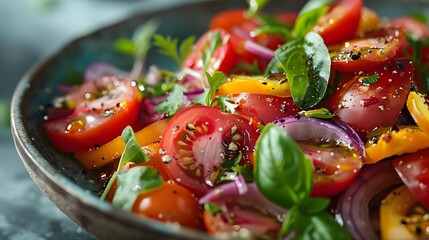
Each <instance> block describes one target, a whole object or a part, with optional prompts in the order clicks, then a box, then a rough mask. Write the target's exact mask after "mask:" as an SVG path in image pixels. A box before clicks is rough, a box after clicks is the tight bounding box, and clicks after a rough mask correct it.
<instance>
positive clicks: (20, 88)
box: [10, 0, 214, 239]
mask: <svg viewBox="0 0 429 240" xmlns="http://www.w3.org/2000/svg"><path fill="white" fill-rule="evenodd" d="M209 2H214V0H186V1H183V2H182V1H180V4H172V5H169V6H163V7H159V6H158V7H155V8H154V9H151V10H149V11H145V12H139V13H134V14H132V15H131V16H127V17H125V18H123V19H121V20H119V21H116V22H115V23H113V24H108V25H106V26H102V27H101V28H97V29H96V30H94V31H92V32H89V33H87V34H83V35H81V36H78V37H76V38H73V39H72V40H70V41H68V42H66V43H65V44H62V45H61V46H60V47H58V48H57V49H55V50H54V51H53V52H51V53H48V54H47V55H46V56H44V57H42V58H41V59H40V60H38V61H37V62H36V63H35V64H34V65H33V66H32V67H31V68H30V69H29V70H28V71H27V72H26V73H25V74H24V75H23V77H22V78H21V79H20V80H19V82H18V84H17V86H16V87H15V90H14V93H13V95H12V100H11V110H10V120H11V131H12V137H13V141H14V144H15V148H16V150H17V152H18V155H19V157H20V158H21V161H22V162H23V164H24V166H25V168H26V170H27V171H28V172H29V173H30V176H31V178H32V179H33V181H35V182H36V184H37V186H38V187H39V188H40V189H41V190H42V192H43V193H44V194H45V196H46V197H47V198H48V199H49V200H50V201H51V202H53V203H54V204H55V205H56V207H57V208H59V209H60V210H61V211H63V212H64V213H65V214H66V215H67V216H68V217H69V218H72V217H71V216H70V215H69V213H68V212H67V211H66V210H64V209H62V208H60V207H59V206H58V203H57V202H56V200H55V199H53V197H52V196H49V195H48V194H47V192H46V189H44V187H42V186H40V185H39V183H38V182H37V181H36V179H35V178H36V177H43V178H44V179H45V180H44V181H49V182H50V183H51V184H54V187H56V188H59V189H60V190H62V191H64V192H65V193H66V194H68V197H71V198H72V199H73V200H75V201H78V202H80V203H82V204H84V205H86V206H88V207H90V208H92V209H94V210H95V211H96V212H97V214H106V215H108V216H111V217H113V218H115V219H116V220H117V221H120V222H123V223H127V225H130V227H135V228H139V227H142V226H143V227H145V228H146V229H151V230H154V231H155V232H156V233H158V234H164V235H166V236H169V237H174V238H177V237H181V238H186V239H210V238H212V237H211V236H210V235H208V234H206V233H204V232H203V231H198V230H193V229H190V228H186V227H179V226H176V225H175V224H165V223H162V222H159V221H155V220H151V219H149V218H147V219H146V218H141V217H139V216H137V215H135V214H132V213H129V212H126V211H123V210H120V209H118V208H115V207H114V206H113V205H111V204H110V203H108V202H107V201H102V200H100V199H99V198H97V197H96V196H95V195H94V194H93V193H91V192H90V191H89V190H87V189H84V188H82V187H81V186H79V185H78V184H77V183H75V182H73V181H71V180H70V179H69V178H67V177H66V176H65V175H63V174H62V173H61V172H60V171H58V170H57V169H56V168H54V166H52V165H51V164H50V163H49V162H48V161H47V160H46V159H45V158H44V157H43V156H42V154H41V153H40V151H39V149H37V148H36V147H35V146H34V145H33V144H32V142H33V141H35V139H33V138H32V137H31V133H30V132H29V131H28V128H27V126H26V124H25V121H24V119H23V116H25V115H24V112H25V111H23V108H24V106H25V101H24V100H25V99H26V98H25V97H23V96H25V95H27V94H29V93H30V92H31V89H32V83H33V82H34V76H35V75H37V73H39V72H40V71H41V69H43V68H44V67H45V66H46V65H48V64H49V63H50V62H52V61H54V60H55V59H57V58H58V57H59V55H60V54H61V53H62V52H64V51H65V50H67V49H69V48H71V47H72V46H74V45H76V44H78V43H79V42H81V41H85V40H86V39H91V38H93V37H96V35H97V34H99V33H101V32H104V31H107V30H109V29H110V28H114V27H116V26H118V25H123V24H126V23H127V22H132V21H133V20H135V19H139V18H144V17H147V16H149V17H150V16H152V15H153V16H155V15H157V14H160V13H163V12H168V11H172V10H174V9H178V8H184V7H189V6H196V5H199V4H204V3H209ZM160 5H162V4H160ZM34 168H36V169H34ZM34 170H37V171H39V172H40V173H41V174H42V176H34V172H33V171H34ZM31 172H33V174H31ZM72 220H73V221H75V222H77V220H76V219H73V218H72ZM81 227H82V228H84V229H85V230H87V231H88V232H89V233H91V234H92V232H91V229H87V226H82V225H81ZM142 237H144V236H142Z"/></svg>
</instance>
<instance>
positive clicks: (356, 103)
mask: <svg viewBox="0 0 429 240" xmlns="http://www.w3.org/2000/svg"><path fill="white" fill-rule="evenodd" d="M413 72H414V69H413V64H412V63H411V62H410V61H408V60H406V61H402V60H392V61H390V62H389V63H388V64H387V65H385V66H383V67H381V68H379V69H377V70H375V71H363V72H362V74H357V75H354V76H353V77H352V78H351V79H350V80H347V81H346V82H345V83H344V84H342V85H341V86H340V87H339V88H338V90H337V91H336V92H335V94H334V95H333V97H332V99H331V103H330V106H331V110H333V111H334V112H335V113H336V115H337V116H338V117H339V118H340V119H341V120H343V121H344V122H346V123H347V124H349V125H350V126H351V127H352V128H353V129H354V130H355V131H356V132H357V133H359V134H361V135H365V134H366V133H367V132H369V131H371V130H374V129H376V128H380V127H389V126H393V124H395V122H396V119H397V118H398V116H399V114H400V112H401V110H402V108H403V107H404V104H405V101H406V100H407V95H408V92H409V89H410V87H411V80H412V78H413Z"/></svg>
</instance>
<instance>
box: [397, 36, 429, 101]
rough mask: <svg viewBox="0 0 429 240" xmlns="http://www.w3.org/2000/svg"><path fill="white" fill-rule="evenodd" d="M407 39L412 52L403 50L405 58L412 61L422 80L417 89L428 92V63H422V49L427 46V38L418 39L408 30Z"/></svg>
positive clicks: (428, 43) (428, 40)
mask: <svg viewBox="0 0 429 240" xmlns="http://www.w3.org/2000/svg"><path fill="white" fill-rule="evenodd" d="M407 41H408V43H409V46H410V47H411V49H412V54H411V55H410V54H409V52H408V51H405V50H404V51H403V52H404V54H405V56H406V57H407V58H409V59H411V61H413V65H414V67H415V68H416V69H417V70H418V71H416V72H417V73H418V74H419V75H420V76H419V77H420V79H421V80H422V81H423V85H422V86H420V88H419V89H418V91H419V92H421V93H429V71H428V69H429V65H428V64H427V63H422V49H423V48H427V47H429V38H424V39H419V38H418V37H416V36H415V35H414V34H413V33H410V32H408V33H407Z"/></svg>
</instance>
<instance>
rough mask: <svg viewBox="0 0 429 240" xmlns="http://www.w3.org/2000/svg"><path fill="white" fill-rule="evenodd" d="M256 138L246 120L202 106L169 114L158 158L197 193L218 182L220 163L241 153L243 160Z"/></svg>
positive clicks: (170, 172)
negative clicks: (172, 114) (173, 115)
mask: <svg viewBox="0 0 429 240" xmlns="http://www.w3.org/2000/svg"><path fill="white" fill-rule="evenodd" d="M257 138H258V134H257V132H256V129H254V128H253V126H251V125H249V121H248V120H246V119H245V118H243V117H240V116H238V115H233V114H226V113H222V112H220V111H219V110H217V109H215V108H211V107H206V106H193V107H189V108H186V109H185V110H183V111H181V112H179V113H178V114H177V115H176V116H175V117H173V118H172V119H171V120H170V122H169V124H168V125H167V127H166V130H165V132H164V134H163V135H162V139H161V152H162V153H161V157H162V159H163V161H164V163H165V167H166V169H167V172H168V173H169V175H170V176H171V178H172V179H173V180H174V181H176V182H177V183H179V184H181V185H183V186H185V187H186V188H187V189H189V190H190V191H191V192H193V193H195V194H196V195H197V196H201V195H203V194H204V193H205V192H207V191H208V190H209V189H211V188H212V187H214V186H216V185H217V184H218V182H217V180H218V177H219V175H220V173H221V165H222V163H223V162H224V161H226V160H230V159H234V158H236V157H237V156H239V154H240V153H241V154H242V155H243V159H242V160H241V162H242V163H243V164H244V163H247V162H248V161H249V158H251V156H252V153H253V148H254V146H255V141H256V139H257Z"/></svg>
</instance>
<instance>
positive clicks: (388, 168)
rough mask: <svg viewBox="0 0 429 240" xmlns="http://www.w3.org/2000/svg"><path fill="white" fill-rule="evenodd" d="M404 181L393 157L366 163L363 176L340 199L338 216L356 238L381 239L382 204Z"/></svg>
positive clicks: (366, 239)
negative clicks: (392, 161)
mask: <svg viewBox="0 0 429 240" xmlns="http://www.w3.org/2000/svg"><path fill="white" fill-rule="evenodd" d="M400 184H402V181H401V179H400V178H399V176H398V175H397V174H396V172H395V170H394V168H393V166H392V163H391V161H381V162H378V163H376V164H372V165H366V166H364V167H363V168H362V170H361V172H360V174H359V177H358V178H357V179H356V180H355V181H354V182H353V183H352V184H351V185H350V186H349V188H348V189H347V190H346V191H345V192H344V193H343V195H342V196H341V198H340V199H339V201H338V204H337V209H336V210H335V212H336V220H337V221H338V222H340V223H342V225H343V226H344V228H345V229H346V230H347V231H348V232H349V233H350V234H351V236H352V238H353V239H357V240H359V239H363V240H371V239H379V236H378V234H377V231H379V225H378V224H379V218H378V206H379V204H380V202H381V200H382V199H383V198H384V197H385V196H386V195H387V194H388V193H389V192H390V191H391V190H393V189H394V188H396V187H397V186H398V185H400ZM371 215H373V216H375V218H374V219H373V217H371ZM372 220H373V221H372Z"/></svg>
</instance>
